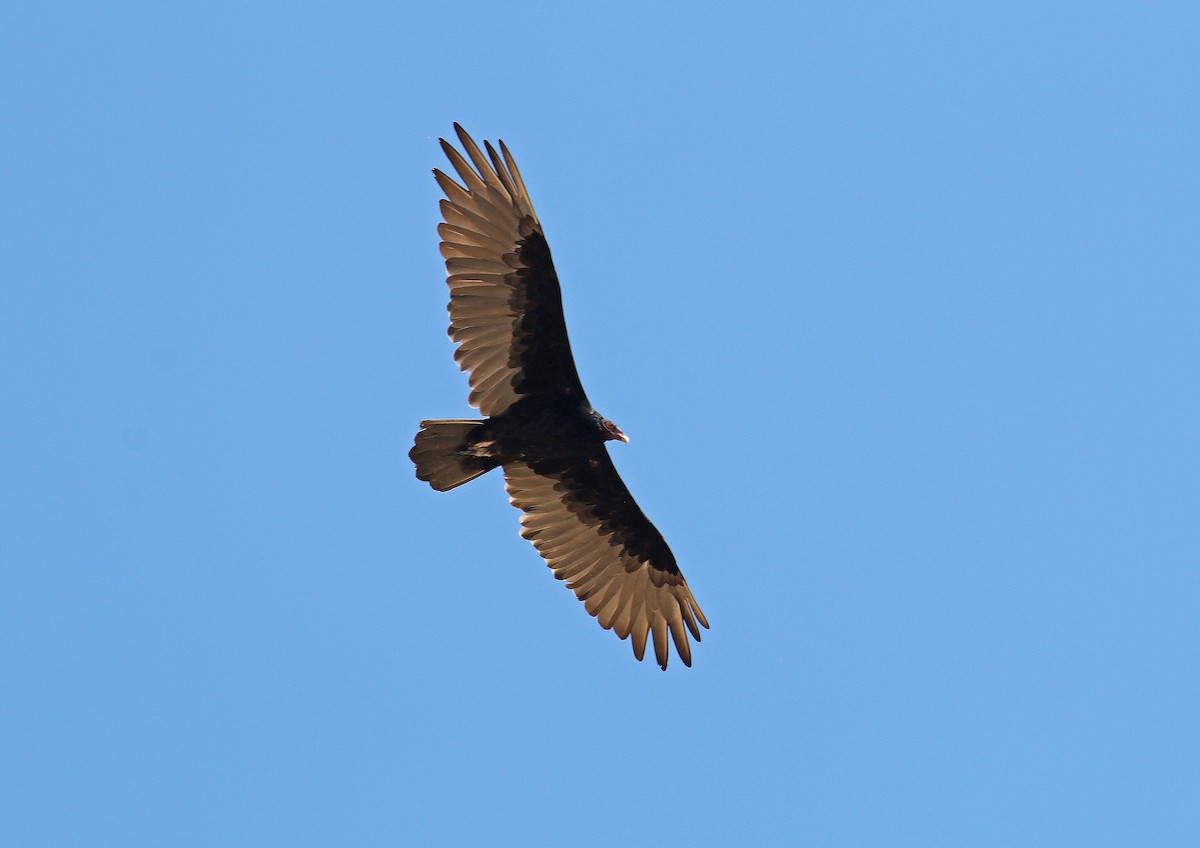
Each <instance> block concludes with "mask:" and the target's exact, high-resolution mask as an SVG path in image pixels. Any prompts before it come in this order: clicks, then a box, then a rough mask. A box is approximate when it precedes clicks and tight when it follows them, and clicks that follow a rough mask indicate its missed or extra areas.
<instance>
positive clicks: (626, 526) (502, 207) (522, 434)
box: [409, 124, 708, 669]
mask: <svg viewBox="0 0 1200 848" xmlns="http://www.w3.org/2000/svg"><path fill="white" fill-rule="evenodd" d="M454 130H455V132H456V133H457V135H458V140H459V142H460V144H461V145H462V147H463V150H464V151H465V153H466V156H465V157H464V156H463V155H462V154H461V153H459V151H458V150H457V149H455V147H454V146H453V145H451V144H449V143H448V142H447V141H446V140H445V139H440V141H441V145H442V150H443V151H445V154H446V157H447V158H448V159H449V160H450V164H451V165H452V166H453V167H454V170H455V172H456V173H457V174H458V176H459V179H460V180H461V182H456V181H455V180H454V179H453V178H451V177H449V176H447V175H446V174H444V173H442V172H441V171H439V170H436V169H435V170H434V172H433V174H434V177H435V178H436V179H437V182H438V185H440V186H441V188H442V190H443V191H444V192H445V194H446V197H445V199H444V200H442V201H441V210H442V217H443V218H444V219H445V220H444V221H443V223H441V224H439V225H438V233H439V235H440V236H441V238H442V243H441V250H442V256H443V257H444V258H445V260H446V275H447V276H446V281H447V283H449V286H450V306H449V310H450V330H449V333H450V338H451V339H453V340H454V342H456V344H457V350H456V351H455V353H454V359H455V361H456V362H458V364H459V366H460V367H461V368H462V369H463V370H464V371H467V372H469V375H468V380H469V382H470V385H471V393H470V396H469V398H468V400H469V402H470V404H471V405H472V406H474V407H477V408H478V409H479V411H480V412H482V413H483V414H484V415H485V416H487V417H486V418H485V419H482V420H481V419H470V420H463V419H452V420H431V421H422V422H421V425H420V426H421V429H420V432H418V433H417V436H416V444H415V445H414V446H413V448H412V450H411V451H409V457H410V458H411V459H412V461H413V462H414V463H415V464H416V466H417V478H418V479H420V480H424V481H426V482H428V483H429V485H431V486H432V487H433V488H434V489H436V490H438V491H441V492H444V491H447V490H449V489H453V488H455V487H456V486H461V485H462V484H463V483H466V482H467V481H469V480H473V479H475V478H476V477H478V476H479V475H481V474H484V473H485V472H487V471H490V470H491V469H493V468H503V469H504V480H505V486H506V488H507V490H508V496H509V500H510V501H511V502H512V504H513V506H515V507H517V509H519V510H521V512H522V513H523V515H522V516H521V535H522V536H523V537H524V538H526V539H528V540H529V541H531V542H533V545H534V547H535V548H537V550H538V553H540V554H541V555H542V557H543V558H544V559H545V560H546V563H547V564H548V565H549V566H550V568H551V570H552V571H553V572H554V576H555V577H557V578H558V579H559V580H563V581H566V583H567V585H568V586H569V587H570V588H571V590H572V591H573V592H574V593H575V596H576V597H577V598H578V599H579V600H580V601H582V602H583V605H584V608H585V609H586V610H587V611H588V613H590V614H591V615H593V616H595V617H596V619H597V621H599V623H600V626H601V627H603V628H605V629H606V630H609V629H611V630H613V631H614V632H615V633H616V634H617V635H618V636H619V637H621V639H626V638H630V637H632V644H633V653H634V656H636V657H637V658H638V659H639V660H640V659H642V657H643V656H644V655H645V652H646V640H647V637H653V641H654V655H655V658H656V659H657V660H658V664H659V666H660V667H662V668H663V669H666V667H667V659H668V654H669V647H668V638H667V634H668V633H670V641H672V642H674V644H675V650H676V651H677V652H678V654H679V658H680V659H681V660H682V661H683V664H684V665H687V666H690V665H691V664H692V649H691V644H690V643H689V641H688V634H689V633H690V634H691V635H692V636H693V637H694V638H695V639H696V641H697V642H699V641H700V625H703V626H704V627H706V628H707V627H708V621H707V620H706V619H705V617H704V613H702V612H701V611H700V607H699V606H698V605H697V604H696V599H695V598H694V597H692V591H691V589H690V588H688V584H687V581H686V580H684V579H683V574H682V573H680V571H679V566H678V565H676V563H675V557H674V555H672V553H671V549H670V548H668V547H667V543H666V542H665V541H664V540H663V537H662V535H661V534H660V533H659V532H658V530H657V529H656V528H655V527H654V525H653V524H651V523H650V520H649V519H648V518H646V516H645V514H644V513H643V512H642V510H641V509H640V508H639V507H638V505H637V503H635V502H634V500H633V497H632V496H631V495H630V494H629V490H628V489H627V488H626V487H625V483H624V482H622V480H621V477H620V475H619V474H617V469H616V468H615V467H614V466H613V463H612V459H611V458H610V457H609V455H608V450H607V448H606V447H605V444H604V443H605V442H607V441H612V440H617V441H622V442H628V441H629V439H628V438H627V437H626V435H625V434H624V433H622V432H621V430H620V429H619V428H618V427H617V426H616V425H615V424H613V423H612V422H611V421H609V420H608V419H606V418H604V417H603V416H602V415H600V413H598V412H596V410H595V409H593V408H592V405H591V404H590V403H589V402H588V399H587V395H586V394H585V393H584V391H583V386H582V385H581V384H580V382H579V374H578V373H577V372H576V370H575V360H574V357H573V356H572V355H571V346H570V344H569V342H568V341H567V327H566V323H565V322H564V320H563V309H562V293H561V290H560V288H559V284H558V276H557V274H556V273H555V271H554V263H553V262H552V261H551V259H550V247H549V245H547V243H546V237H545V234H544V233H543V231H542V224H541V222H540V221H539V220H538V216H537V213H536V212H534V211H533V204H532V203H531V202H530V199H529V192H528V191H527V190H526V188H525V181H524V180H523V179H521V172H520V171H518V170H517V165H516V162H514V161H513V158H512V155H511V154H510V153H509V151H508V148H507V147H505V145H504V142H502V141H501V142H499V147H500V152H499V153H497V152H496V149H495V148H494V147H492V145H491V144H490V143H488V142H486V141H485V142H484V148H485V150H486V151H487V154H486V156H485V155H484V153H483V151H481V150H480V149H479V146H478V145H477V144H475V142H474V141H473V140H472V139H471V137H470V136H469V135H467V133H466V132H465V131H464V130H463V128H462V127H460V126H459V125H458V124H455V125H454Z"/></svg>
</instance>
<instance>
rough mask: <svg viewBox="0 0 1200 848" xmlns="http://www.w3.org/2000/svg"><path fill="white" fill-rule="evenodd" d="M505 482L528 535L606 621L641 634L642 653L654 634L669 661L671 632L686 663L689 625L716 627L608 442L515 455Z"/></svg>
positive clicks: (696, 631) (662, 660)
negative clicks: (574, 451) (539, 455)
mask: <svg viewBox="0 0 1200 848" xmlns="http://www.w3.org/2000/svg"><path fill="white" fill-rule="evenodd" d="M504 479H505V485H506V487H507V489H508V495H509V499H510V500H511V501H512V503H513V506H515V507H517V508H518V509H520V510H521V511H522V512H523V513H525V514H524V515H523V516H521V535H522V536H524V537H525V538H526V539H528V540H529V541H531V542H533V544H534V547H536V548H537V549H538V553H540V554H541V555H542V557H543V558H544V559H545V560H546V563H547V564H548V565H549V566H550V568H551V570H553V572H554V576H555V577H557V578H558V579H559V580H565V581H566V582H567V585H568V586H569V587H570V588H571V590H572V591H573V592H574V593H575V596H576V597H577V598H579V600H581V601H583V605H584V608H585V609H586V610H587V611H588V613H590V614H591V615H594V616H596V619H597V620H598V621H599V622H600V626H601V627H603V628H604V629H606V630H609V629H611V630H613V631H614V632H616V634H617V635H618V636H620V637H621V638H622V639H626V638H629V637H630V636H632V637H633V653H634V655H635V656H636V657H637V658H638V659H639V660H640V659H641V658H642V656H643V655H644V654H645V652H646V638H647V635H653V637H654V655H655V658H656V659H657V660H658V664H659V665H660V666H661V667H662V668H664V669H665V668H666V667H667V656H668V653H669V649H668V641H667V634H668V632H669V633H670V636H671V641H673V642H674V643H675V650H676V651H677V652H678V653H679V658H680V659H681V660H683V664H684V665H688V666H690V665H691V664H692V649H691V645H690V643H689V642H688V633H689V632H690V633H691V635H692V637H693V638H695V640H696V641H697V642H699V641H700V628H699V626H698V624H699V625H703V626H704V627H708V621H707V620H706V619H705V618H704V613H702V612H701V611H700V607H699V605H697V603H696V599H695V598H694V597H692V590H691V589H689V588H688V584H687V581H686V580H684V579H683V575H682V574H681V573H680V572H679V568H678V566H677V565H676V564H675V557H674V556H673V555H672V554H671V549H670V548H668V547H667V543H666V542H665V541H664V540H663V537H662V535H661V534H660V533H659V532H658V530H657V529H655V527H654V525H653V524H651V523H650V520H649V519H648V518H646V516H645V514H643V513H642V510H641V509H640V508H639V507H638V505H637V503H635V502H634V500H633V497H632V496H631V495H630V494H629V489H627V488H626V487H625V483H624V482H623V481H622V480H621V477H620V475H618V474H617V469H616V468H615V467H614V466H613V464H612V460H611V459H609V456H608V451H607V450H606V449H605V448H604V446H603V445H599V446H597V449H596V451H595V452H593V453H592V454H591V455H589V456H584V457H578V458H570V459H547V460H533V461H528V462H512V463H508V464H506V465H505V466H504Z"/></svg>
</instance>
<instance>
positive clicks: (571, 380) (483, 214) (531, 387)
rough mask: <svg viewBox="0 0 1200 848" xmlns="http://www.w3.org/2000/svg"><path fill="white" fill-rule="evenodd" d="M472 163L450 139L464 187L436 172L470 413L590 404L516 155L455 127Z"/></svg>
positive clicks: (449, 151) (453, 331)
mask: <svg viewBox="0 0 1200 848" xmlns="http://www.w3.org/2000/svg"><path fill="white" fill-rule="evenodd" d="M454 130H455V132H457V133H458V140H459V141H460V142H461V143H462V146H463V149H464V150H465V151H466V153H467V156H468V157H470V161H469V162H468V161H467V159H465V158H463V156H462V154H460V153H459V152H458V151H457V150H456V149H454V147H453V146H451V145H450V144H448V143H447V142H446V140H445V139H442V149H443V150H444V151H445V153H446V156H447V158H449V160H450V164H451V165H453V166H454V170H455V171H457V172H458V175H459V177H460V178H461V179H462V184H461V185H460V184H459V183H457V182H455V181H454V180H453V179H451V178H450V177H448V176H446V175H445V174H444V173H442V172H441V171H437V170H435V171H434V172H433V173H434V176H435V177H436V178H437V181H438V185H440V186H441V187H442V190H443V191H444V192H445V193H446V199H445V200H443V201H442V204H441V205H442V217H443V218H445V223H443V224H439V225H438V233H439V234H440V235H441V237H442V256H443V257H444V258H445V260H446V275H447V277H446V279H447V282H448V283H449V284H450V338H452V339H453V340H454V341H455V342H457V343H458V349H457V350H456V351H455V353H454V359H455V361H456V362H458V364H459V366H460V367H461V368H462V369H463V370H464V371H468V372H469V378H468V379H469V381H470V384H471V394H470V398H469V400H470V403H471V405H472V406H476V407H479V410H480V411H481V412H482V413H483V414H484V415H488V416H492V415H499V414H500V413H502V412H504V411H505V410H506V409H508V408H509V407H510V406H512V405H513V404H514V403H516V402H517V401H518V400H520V399H521V398H523V397H527V396H530V395H540V396H544V397H556V398H561V399H564V400H572V399H574V400H579V401H584V402H586V400H587V398H586V397H585V395H584V393H583V387H582V386H581V385H580V383H579V374H578V373H577V372H576V371H575V360H574V358H573V357H572V356H571V345H570V343H569V342H568V341H567V327H566V324H565V323H564V321H563V311H562V293H561V291H560V289H559V286H558V276H557V275H556V274H555V273H554V263H553V262H552V261H551V259H550V247H549V245H547V244H546V238H545V236H544V235H543V234H542V225H541V223H540V222H539V221H538V217H537V214H536V213H535V212H534V211H533V204H532V203H531V202H530V200H529V193H528V192H527V191H526V190H525V183H524V181H523V180H522V179H521V173H520V172H519V171H518V170H517V165H516V163H515V162H513V158H512V156H511V155H510V154H509V152H508V148H506V147H505V146H504V142H500V153H499V154H497V153H496V150H495V149H494V148H493V147H492V145H491V144H489V143H488V142H486V141H485V142H484V146H485V147H486V149H487V156H486V157H485V156H484V155H483V153H482V152H481V151H480V150H479V147H478V146H477V145H476V144H475V142H474V141H473V140H472V139H471V137H470V136H469V135H467V133H466V132H465V131H464V130H463V128H462V127H460V126H459V125H458V124H455V125H454Z"/></svg>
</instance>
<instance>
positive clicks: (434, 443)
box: [408, 419, 496, 492]
mask: <svg viewBox="0 0 1200 848" xmlns="http://www.w3.org/2000/svg"><path fill="white" fill-rule="evenodd" d="M482 424H483V422H482V421H478V420H461V419H455V420H448V421H422V422H421V430H420V432H418V433H417V440H416V442H417V443H416V444H415V445H413V448H412V450H410V451H409V452H408V456H409V459H411V460H412V461H413V462H415V463H416V465H417V479H418V480H424V481H425V482H427V483H428V484H429V485H430V486H433V488H435V489H437V490H438V491H439V492H445V491H449V490H450V489H453V488H454V487H455V486H461V485H462V484H463V483H466V482H467V481H469V480H474V479H475V478H476V477H478V476H479V475H480V474H483V473H484V472H485V471H490V470H492V469H493V468H495V467H496V462H495V461H494V460H489V459H488V458H487V457H481V456H474V455H472V454H470V453H467V452H466V449H467V448H469V447H471V443H472V438H471V437H472V435H473V434H474V431H475V430H476V429H477V428H478V427H479V426H480V425H482Z"/></svg>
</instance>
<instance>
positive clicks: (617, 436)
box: [600, 418, 629, 442]
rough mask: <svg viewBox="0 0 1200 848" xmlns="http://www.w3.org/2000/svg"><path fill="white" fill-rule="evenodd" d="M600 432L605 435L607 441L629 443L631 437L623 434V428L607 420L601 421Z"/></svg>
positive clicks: (602, 419)
mask: <svg viewBox="0 0 1200 848" xmlns="http://www.w3.org/2000/svg"><path fill="white" fill-rule="evenodd" d="M600 432H601V433H603V434H604V440H605V441H618V442H628V441H629V437H628V436H626V435H625V434H624V433H622V432H621V428H620V427H618V426H617V425H616V424H614V423H612V422H611V421H609V420H608V419H607V418H601V419H600Z"/></svg>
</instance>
